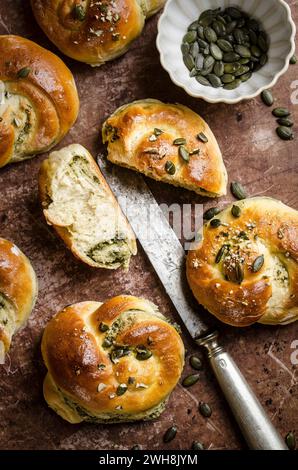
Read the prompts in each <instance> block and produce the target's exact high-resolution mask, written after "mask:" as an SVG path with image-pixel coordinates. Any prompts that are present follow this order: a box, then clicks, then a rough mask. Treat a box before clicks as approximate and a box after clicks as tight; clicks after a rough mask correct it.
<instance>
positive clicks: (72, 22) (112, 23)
mask: <svg viewBox="0 0 298 470" xmlns="http://www.w3.org/2000/svg"><path fill="white" fill-rule="evenodd" d="M164 4H165V0H146V1H144V0H117V1H116V0H102V1H97V0H31V6H32V10H33V13H34V15H35V18H36V20H37V22H38V24H39V25H40V27H41V28H42V29H43V31H44V32H45V34H46V35H47V36H48V37H49V39H50V40H51V41H52V42H53V43H54V44H55V45H56V46H57V47H58V49H60V50H61V51H62V52H63V53H64V54H66V55H68V56H69V57H72V58H73V59H76V60H79V61H81V62H85V63H87V64H90V65H92V66H99V65H102V64H104V63H105V62H107V61H108V60H112V59H115V58H116V57H118V56H120V55H122V54H124V53H125V52H126V51H127V50H128V48H129V46H130V45H131V43H132V41H133V40H134V39H136V38H137V37H138V36H139V35H140V34H141V32H142V30H143V28H144V25H145V20H146V19H147V18H148V17H149V16H151V15H153V14H154V13H156V12H157V11H158V10H160V8H162V7H163V5H164Z"/></svg>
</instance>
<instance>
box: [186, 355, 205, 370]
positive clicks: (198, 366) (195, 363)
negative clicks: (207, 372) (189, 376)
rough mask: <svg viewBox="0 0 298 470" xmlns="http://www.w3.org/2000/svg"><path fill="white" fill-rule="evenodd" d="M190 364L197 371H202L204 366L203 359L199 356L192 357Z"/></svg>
mask: <svg viewBox="0 0 298 470" xmlns="http://www.w3.org/2000/svg"><path fill="white" fill-rule="evenodd" d="M189 363H190V365H191V367H192V368H193V369H195V370H202V369H203V364H202V361H201V359H200V358H199V357H198V356H190V358H189Z"/></svg>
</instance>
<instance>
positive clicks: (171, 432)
mask: <svg viewBox="0 0 298 470" xmlns="http://www.w3.org/2000/svg"><path fill="white" fill-rule="evenodd" d="M176 434H177V427H176V426H171V427H170V428H169V429H167V431H166V432H165V434H164V436H163V441H164V443H165V444H167V443H168V442H171V441H172V440H173V439H175V437H176Z"/></svg>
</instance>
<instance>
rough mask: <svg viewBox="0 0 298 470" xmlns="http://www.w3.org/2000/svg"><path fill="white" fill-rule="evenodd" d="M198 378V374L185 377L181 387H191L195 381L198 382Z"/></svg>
mask: <svg viewBox="0 0 298 470" xmlns="http://www.w3.org/2000/svg"><path fill="white" fill-rule="evenodd" d="M199 378H200V375H199V374H192V375H188V376H187V377H185V379H184V380H183V381H182V385H183V387H186V388H188V387H191V386H192V385H194V384H196V383H197V381H198V380H199Z"/></svg>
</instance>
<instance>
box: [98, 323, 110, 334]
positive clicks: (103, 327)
mask: <svg viewBox="0 0 298 470" xmlns="http://www.w3.org/2000/svg"><path fill="white" fill-rule="evenodd" d="M109 329H110V328H109V326H108V325H106V324H105V323H103V322H101V323H100V324H99V331H101V332H102V333H105V332H106V331H108V330H109Z"/></svg>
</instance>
